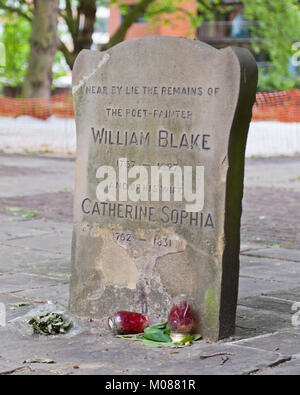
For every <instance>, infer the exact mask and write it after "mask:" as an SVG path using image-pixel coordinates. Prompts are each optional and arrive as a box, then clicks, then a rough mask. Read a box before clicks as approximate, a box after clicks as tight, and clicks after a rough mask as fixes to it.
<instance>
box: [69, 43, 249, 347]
mask: <svg viewBox="0 0 300 395" xmlns="http://www.w3.org/2000/svg"><path fill="white" fill-rule="evenodd" d="M256 84H257V67H256V63H255V61H254V58H253V57H252V55H251V54H250V52H249V51H248V50H246V49H242V48H230V47H229V48H226V49H222V50H217V49H215V48H213V47H210V46H208V45H206V44H204V43H201V42H198V41H192V40H188V39H183V38H171V37H147V38H142V39H136V40H131V41H126V42H124V43H121V44H119V45H117V46H116V47H114V48H112V49H110V50H108V51H106V52H103V53H102V52H96V51H95V52H94V51H87V50H84V51H82V52H81V53H80V54H79V56H78V58H77V60H76V63H75V66H74V71H73V96H74V105H75V114H76V127H77V162H76V185H75V198H74V231H73V245H72V278H71V289H70V308H71V310H72V311H74V312H77V313H79V314H81V315H86V316H89V317H97V318H100V319H103V322H104V321H105V320H106V319H107V317H108V316H110V315H112V314H114V313H115V312H116V311H118V310H131V311H137V312H143V313H147V314H148V315H149V316H150V317H152V319H153V320H157V321H161V320H162V319H165V318H166V316H167V312H168V310H169V308H170V303H171V297H172V296H175V295H177V294H180V293H185V294H187V295H188V297H189V299H190V300H191V301H192V304H193V308H194V311H195V313H196V317H197V326H198V327H197V332H200V333H201V334H202V335H203V336H204V337H205V338H209V339H211V340H217V339H219V338H224V337H226V336H229V335H232V334H233V333H234V326H235V312H236V302H237V292H238V275H239V246H240V218H241V211H242V204H241V203H242V195H243V175H244V153H245V146H246V139H247V132H248V127H249V122H250V119H251V112H252V105H253V103H254V100H255V92H256Z"/></svg>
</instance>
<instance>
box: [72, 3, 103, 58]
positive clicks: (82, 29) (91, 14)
mask: <svg viewBox="0 0 300 395" xmlns="http://www.w3.org/2000/svg"><path fill="white" fill-rule="evenodd" d="M77 12H78V15H79V18H80V22H79V30H78V34H77V35H76V36H75V37H74V54H75V58H76V56H77V55H78V54H79V52H80V51H81V50H82V49H90V48H91V45H92V43H93V37H92V36H93V33H94V25H95V21H96V12H97V6H96V0H80V1H79V5H78V8H77Z"/></svg>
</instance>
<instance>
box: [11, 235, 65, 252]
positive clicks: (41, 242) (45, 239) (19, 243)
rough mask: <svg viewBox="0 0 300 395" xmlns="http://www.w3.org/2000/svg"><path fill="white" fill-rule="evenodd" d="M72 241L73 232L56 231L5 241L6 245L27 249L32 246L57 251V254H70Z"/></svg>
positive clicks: (42, 249) (32, 247)
mask: <svg viewBox="0 0 300 395" xmlns="http://www.w3.org/2000/svg"><path fill="white" fill-rule="evenodd" d="M71 242H72V233H71V232H56V233H50V234H43V235H39V236H32V237H27V238H22V239H21V238H20V239H14V240H9V241H6V242H5V245H7V246H16V247H23V248H27V249H28V248H30V249H34V250H37V251H48V252H52V253H53V251H55V253H56V254H57V255H59V254H65V255H68V256H69V255H70V250H71Z"/></svg>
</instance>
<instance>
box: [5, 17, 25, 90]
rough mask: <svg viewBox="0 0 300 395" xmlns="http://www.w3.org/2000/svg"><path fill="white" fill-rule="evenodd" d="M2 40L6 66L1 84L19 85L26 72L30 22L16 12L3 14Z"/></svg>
mask: <svg viewBox="0 0 300 395" xmlns="http://www.w3.org/2000/svg"><path fill="white" fill-rule="evenodd" d="M2 17H3V18H4V20H5V23H4V25H3V33H2V35H1V38H0V40H1V42H3V44H4V45H5V50H6V66H5V68H4V74H3V75H1V80H0V85H2V86H3V85H10V86H13V87H15V86H19V85H21V83H22V81H23V78H24V76H25V74H26V71H27V67H28V56H29V50H30V44H29V38H30V32H31V25H30V22H29V21H28V20H26V19H24V18H22V17H20V16H18V15H16V14H11V15H9V17H8V15H3V16H2Z"/></svg>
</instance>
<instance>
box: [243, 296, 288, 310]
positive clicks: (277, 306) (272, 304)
mask: <svg viewBox="0 0 300 395" xmlns="http://www.w3.org/2000/svg"><path fill="white" fill-rule="evenodd" d="M292 305H293V303H291V302H290V301H288V300H284V299H277V298H272V297H268V296H256V297H247V298H243V299H239V306H245V307H251V308H253V309H254V310H268V311H272V312H274V313H277V314H285V315H292V314H294V312H293V311H292Z"/></svg>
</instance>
